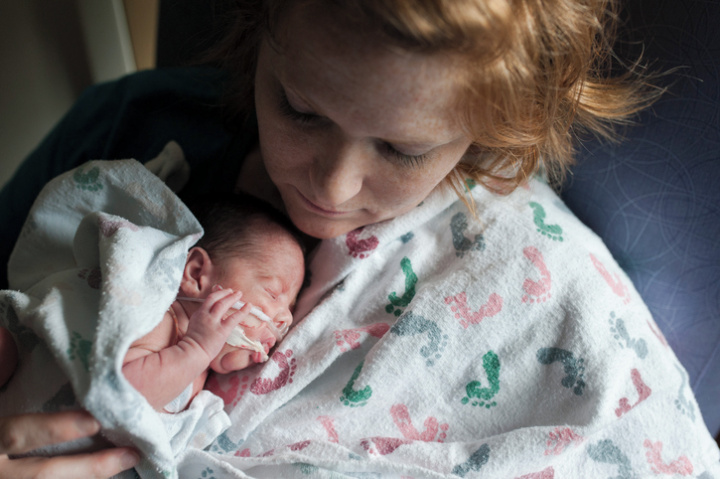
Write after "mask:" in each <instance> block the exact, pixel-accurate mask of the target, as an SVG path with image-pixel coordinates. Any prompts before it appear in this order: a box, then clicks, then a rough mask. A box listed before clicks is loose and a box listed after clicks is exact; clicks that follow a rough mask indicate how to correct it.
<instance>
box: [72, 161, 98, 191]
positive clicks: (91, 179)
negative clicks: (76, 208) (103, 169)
mask: <svg viewBox="0 0 720 479" xmlns="http://www.w3.org/2000/svg"><path fill="white" fill-rule="evenodd" d="M84 170H85V167H84V166H81V167H79V168H78V169H77V170H75V173H73V180H74V181H75V187H76V188H77V189H79V190H84V191H99V190H101V189H102V188H103V185H102V183H101V182H100V169H99V168H98V167H97V166H96V167H94V168H91V169H90V170H88V171H87V172H85V171H84Z"/></svg>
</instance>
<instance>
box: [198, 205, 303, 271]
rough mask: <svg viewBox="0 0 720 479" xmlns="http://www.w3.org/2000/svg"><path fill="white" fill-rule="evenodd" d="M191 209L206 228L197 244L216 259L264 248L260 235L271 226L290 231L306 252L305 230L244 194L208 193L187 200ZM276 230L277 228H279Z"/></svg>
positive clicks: (271, 208) (269, 206)
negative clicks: (300, 229)
mask: <svg viewBox="0 0 720 479" xmlns="http://www.w3.org/2000/svg"><path fill="white" fill-rule="evenodd" d="M188 207H189V208H190V211H191V212H192V213H193V215H195V217H196V218H197V220H198V221H199V222H200V224H201V225H202V227H203V230H204V234H203V236H202V237H201V238H200V240H199V241H198V242H197V243H196V244H195V246H199V247H201V248H203V249H204V250H205V251H207V253H208V254H209V255H210V258H211V259H212V260H213V261H216V260H217V261H218V263H219V264H221V263H222V259H224V258H227V257H231V256H237V255H238V253H243V254H253V251H254V249H255V248H263V247H264V245H263V244H262V243H261V242H259V241H258V240H259V239H260V235H261V233H263V232H267V231H269V230H268V226H276V227H277V228H279V229H280V230H281V231H285V232H287V233H288V234H289V235H290V236H291V237H292V238H293V239H294V240H295V241H296V242H297V244H298V245H299V246H300V248H301V250H302V252H303V254H305V245H304V241H303V236H302V233H301V232H300V231H299V230H298V229H297V228H296V227H295V225H293V224H292V222H291V221H290V219H289V218H288V217H287V216H285V215H284V214H282V213H281V212H279V211H278V210H276V209H275V208H274V207H273V206H271V205H270V204H269V203H267V202H265V201H263V200H260V199H258V198H256V197H254V196H251V195H248V194H245V193H233V194H226V195H208V196H203V197H199V198H195V199H192V200H190V201H188ZM276 231H277V230H276Z"/></svg>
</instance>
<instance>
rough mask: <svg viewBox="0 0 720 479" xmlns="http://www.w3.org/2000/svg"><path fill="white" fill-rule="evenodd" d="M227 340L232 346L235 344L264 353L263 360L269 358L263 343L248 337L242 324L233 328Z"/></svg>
mask: <svg viewBox="0 0 720 479" xmlns="http://www.w3.org/2000/svg"><path fill="white" fill-rule="evenodd" d="M225 342H226V343H227V344H229V345H230V346H235V347H237V348H241V349H252V350H253V351H257V352H258V353H260V354H261V355H262V360H263V362H265V361H267V360H268V355H267V353H266V352H265V348H264V347H263V345H262V344H261V343H260V342H258V341H254V340H252V339H250V338H248V337H247V336H246V335H245V331H244V330H243V329H242V328H241V327H240V326H236V327H235V329H233V330H232V332H231V333H230V336H228V338H227V341H225Z"/></svg>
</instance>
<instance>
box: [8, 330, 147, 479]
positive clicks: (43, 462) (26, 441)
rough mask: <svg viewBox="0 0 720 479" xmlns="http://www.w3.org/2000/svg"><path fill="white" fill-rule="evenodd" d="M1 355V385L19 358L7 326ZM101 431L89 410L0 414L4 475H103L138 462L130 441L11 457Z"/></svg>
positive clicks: (57, 478)
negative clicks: (60, 453)
mask: <svg viewBox="0 0 720 479" xmlns="http://www.w3.org/2000/svg"><path fill="white" fill-rule="evenodd" d="M0 361H2V363H1V364H2V366H3V367H2V368H0V386H2V385H3V384H5V381H7V379H8V378H9V377H10V376H12V374H13V372H14V370H15V366H16V363H17V349H16V347H15V343H14V341H13V339H12V336H10V333H9V332H8V331H7V330H6V329H4V328H0ZM98 431H100V424H99V423H98V422H97V421H96V420H95V419H93V417H92V416H90V414H88V413H86V412H84V411H68V412H59V413H53V414H20V415H17V416H8V417H0V479H26V478H32V477H49V478H53V479H66V478H67V479H74V478H78V477H82V478H91V479H101V478H103V479H104V478H107V477H110V476H114V475H115V474H118V473H119V472H122V471H124V470H125V469H130V468H131V467H134V466H135V465H136V464H137V463H138V461H139V456H138V454H137V453H136V452H135V451H133V450H132V449H130V448H126V447H120V448H113V449H105V450H103V451H98V452H93V453H90V454H78V455H75V456H58V457H51V458H48V457H27V458H22V459H10V458H9V457H8V455H13V454H23V453H26V452H29V451H32V450H33V449H37V448H39V447H42V446H49V445H51V444H58V443H61V442H66V441H72V440H74V439H80V438H83V437H89V436H93V435H95V434H97V433H98Z"/></svg>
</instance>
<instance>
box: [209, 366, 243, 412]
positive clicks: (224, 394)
mask: <svg viewBox="0 0 720 479" xmlns="http://www.w3.org/2000/svg"><path fill="white" fill-rule="evenodd" d="M248 379H249V377H248V376H243V377H242V379H240V376H238V375H237V374H235V375H232V376H231V377H230V379H229V380H227V381H223V382H226V383H228V388H227V389H223V387H222V384H220V380H219V379H218V377H217V375H215V374H210V376H209V377H208V380H207V382H206V383H205V389H207V390H208V391H210V392H211V393H213V394H215V395H216V396H218V397H220V399H222V400H223V402H224V403H225V405H226V406H227V405H232V406H234V405H236V404H237V403H238V401H240V399H242V397H243V396H244V395H245V392H246V391H247V388H248ZM241 383H242V384H241Z"/></svg>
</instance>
